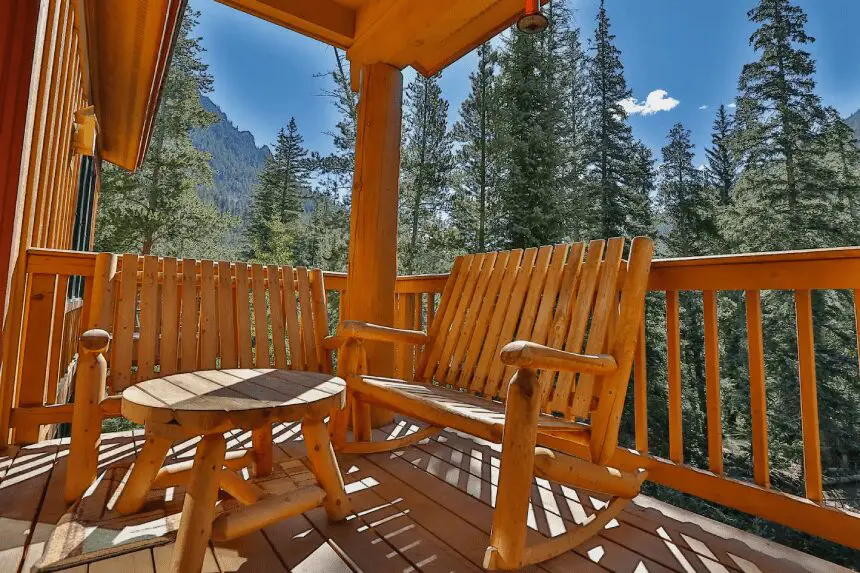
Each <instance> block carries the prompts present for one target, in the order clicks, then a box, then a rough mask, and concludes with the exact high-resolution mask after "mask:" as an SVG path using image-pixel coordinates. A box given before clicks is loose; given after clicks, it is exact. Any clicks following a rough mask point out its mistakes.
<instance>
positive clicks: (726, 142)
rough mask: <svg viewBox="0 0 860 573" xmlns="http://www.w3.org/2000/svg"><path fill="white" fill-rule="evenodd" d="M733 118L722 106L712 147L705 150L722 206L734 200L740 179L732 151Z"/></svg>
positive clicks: (714, 126) (717, 118) (712, 137)
mask: <svg viewBox="0 0 860 573" xmlns="http://www.w3.org/2000/svg"><path fill="white" fill-rule="evenodd" d="M732 129H733V126H732V118H731V116H730V114H729V113H728V112H727V111H726V106H725V105H722V104H721V105H720V107H719V109H718V110H717V117H716V119H714V125H713V131H712V132H711V147H709V148H708V149H706V150H705V156H706V157H707V158H708V176H709V177H710V180H711V183H712V184H713V185H715V186H716V187H717V189H718V190H719V193H720V205H722V206H726V205H728V204H729V203H730V202H731V200H732V191H733V189H734V186H735V181H737V178H738V162H737V160H736V159H735V156H734V154H733V152H732V149H731V137H732Z"/></svg>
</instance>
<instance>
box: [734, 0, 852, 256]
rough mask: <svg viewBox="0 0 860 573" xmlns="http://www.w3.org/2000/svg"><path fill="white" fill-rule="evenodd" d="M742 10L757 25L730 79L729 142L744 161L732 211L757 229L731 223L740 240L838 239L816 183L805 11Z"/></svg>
mask: <svg viewBox="0 0 860 573" xmlns="http://www.w3.org/2000/svg"><path fill="white" fill-rule="evenodd" d="M747 15H748V17H749V18H750V20H751V21H752V22H753V23H755V24H757V25H758V28H757V29H756V30H755V32H753V34H752V36H751V37H750V44H751V45H752V47H753V48H754V49H755V50H756V52H757V53H758V54H759V59H758V60H756V61H755V62H752V63H749V64H746V65H745V66H744V67H743V70H742V72H741V76H740V80H739V81H738V91H739V92H740V93H739V95H738V98H737V104H738V107H737V113H736V115H735V121H736V129H735V137H734V146H735V150H736V152H737V156H738V157H739V159H740V160H741V161H742V162H743V165H744V167H745V169H744V173H743V176H742V178H741V181H740V182H739V189H738V191H739V193H740V194H741V195H742V197H741V199H742V205H741V206H740V209H739V211H740V212H743V211H745V212H746V218H745V220H746V221H747V222H748V223H750V226H752V225H755V226H756V227H759V228H750V226H741V227H740V228H738V229H737V235H738V237H739V238H742V239H743V240H742V241H741V243H740V246H741V247H742V248H748V249H749V250H758V249H762V248H764V249H791V248H804V247H807V248H808V247H813V246H819V245H821V246H823V245H827V246H834V245H836V244H841V241H840V239H839V238H838V237H837V236H834V235H838V232H837V233H835V234H834V233H833V232H831V231H830V230H828V229H827V228H825V227H826V225H822V223H823V222H824V221H826V220H827V218H826V217H823V215H824V214H825V213H826V211H827V203H828V198H827V197H826V195H827V193H828V190H826V189H825V188H824V187H823V186H822V185H820V183H822V177H821V175H822V174H821V172H820V166H819V165H818V157H817V154H818V145H817V139H818V138H819V137H820V134H821V130H822V124H823V121H824V119H825V113H824V109H823V107H822V105H821V100H820V98H819V97H818V95H817V94H816V93H815V80H814V78H813V76H814V73H815V62H814V61H813V60H812V57H811V56H810V54H809V53H808V52H806V51H805V50H803V46H805V45H807V44H810V43H812V42H813V41H814V38H811V37H810V36H808V35H807V34H806V32H805V30H804V27H805V25H806V20H807V18H806V14H805V13H804V12H803V10H801V9H800V8H799V7H797V6H793V5H792V4H791V3H790V2H789V0H761V1H760V2H759V5H758V6H756V7H755V8H753V9H752V10H750V11H749V12H748V14H747ZM765 218H766V219H767V220H768V222H769V225H768V226H767V228H764V229H762V228H760V223H761V222H762V221H763V220H764V219H765ZM804 231H809V232H808V233H807V232H804Z"/></svg>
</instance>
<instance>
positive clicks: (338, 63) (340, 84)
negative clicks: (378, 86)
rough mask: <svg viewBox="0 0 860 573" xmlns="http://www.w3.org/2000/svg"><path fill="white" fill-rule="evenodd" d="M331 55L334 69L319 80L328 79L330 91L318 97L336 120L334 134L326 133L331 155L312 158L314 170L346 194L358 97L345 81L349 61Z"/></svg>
mask: <svg viewBox="0 0 860 573" xmlns="http://www.w3.org/2000/svg"><path fill="white" fill-rule="evenodd" d="M332 50H333V52H334V61H335V65H334V68H332V70H331V71H330V72H328V73H326V74H323V77H328V78H329V79H330V81H331V84H332V85H331V87H329V88H326V89H325V90H323V92H322V95H324V96H325V97H327V98H328V99H329V100H330V101H331V102H332V104H333V105H334V108H335V111H336V112H337V114H338V116H339V118H338V121H337V123H336V124H335V129H334V131H331V132H327V135H328V136H329V137H331V139H332V143H333V144H334V149H335V150H334V152H332V153H330V154H329V155H325V156H320V155H319V154H317V153H314V154H313V158H314V161H315V163H316V166H317V169H318V170H319V171H320V172H321V173H322V174H323V175H327V176H330V177H332V178H333V179H334V184H335V185H336V186H337V190H338V192H340V193H348V192H349V191H350V189H351V188H352V173H353V168H354V166H355V137H356V133H357V131H358V95H357V94H355V93H354V92H353V91H352V86H351V85H350V81H349V74H350V71H349V61H348V60H347V59H346V58H345V57H344V55H343V54H342V53H341V52H340V51H339V50H338V49H337V48H332Z"/></svg>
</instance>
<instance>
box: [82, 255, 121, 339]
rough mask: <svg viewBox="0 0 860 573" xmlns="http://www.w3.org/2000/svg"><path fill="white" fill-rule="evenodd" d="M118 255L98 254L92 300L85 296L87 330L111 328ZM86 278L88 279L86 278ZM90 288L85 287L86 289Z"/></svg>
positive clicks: (93, 277)
mask: <svg viewBox="0 0 860 573" xmlns="http://www.w3.org/2000/svg"><path fill="white" fill-rule="evenodd" d="M116 266H117V256H116V255H114V254H112V253H99V254H97V255H96V265H95V270H94V271H93V276H92V278H91V279H90V280H92V285H91V292H92V294H91V296H90V298H91V300H89V301H87V300H86V298H87V297H86V296H85V297H84V304H85V305H88V306H87V312H86V313H85V314H84V320H85V321H86V322H85V325H84V329H85V330H92V329H93V328H101V329H103V330H109V329H110V325H111V320H112V318H113V316H112V314H113V297H114V292H113V290H114V277H115V276H116ZM84 280H86V279H84ZM88 290H90V288H86V287H85V291H84V292H85V293H86V291H88Z"/></svg>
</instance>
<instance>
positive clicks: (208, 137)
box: [190, 96, 272, 218]
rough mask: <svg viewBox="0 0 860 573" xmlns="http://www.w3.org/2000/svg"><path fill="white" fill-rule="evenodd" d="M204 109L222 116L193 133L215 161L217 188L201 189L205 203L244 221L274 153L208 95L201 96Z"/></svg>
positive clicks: (211, 161) (197, 141)
mask: <svg viewBox="0 0 860 573" xmlns="http://www.w3.org/2000/svg"><path fill="white" fill-rule="evenodd" d="M200 103H201V105H202V106H203V109H205V110H206V111H209V112H212V113H214V114H216V115H217V116H218V119H217V120H216V121H215V123H213V124H212V125H210V126H208V127H205V128H203V129H193V130H191V133H190V136H191V141H192V143H193V144H194V147H196V148H197V149H200V150H202V151H206V152H208V153H209V154H210V155H211V156H212V158H211V159H210V161H209V163H210V165H211V166H212V178H213V185H212V187H210V188H202V189H199V190H198V193H199V195H200V197H201V198H202V199H203V200H208V201H211V202H212V203H214V204H215V205H216V206H217V207H218V209H219V210H220V211H221V212H229V213H232V214H233V215H238V216H240V217H243V218H244V215H245V213H247V211H248V207H249V206H250V204H251V196H252V189H253V186H254V185H256V184H257V181H258V176H259V173H260V170H262V169H263V167H264V166H265V165H266V158H267V157H270V156H271V155H272V152H271V151H270V150H269V148H268V147H267V146H265V145H263V146H259V147H258V146H257V142H256V141H255V140H254V135H253V134H252V133H251V132H250V131H242V130H240V129H239V128H238V127H236V125H235V124H233V122H231V121H230V118H228V117H227V114H226V113H224V111H223V110H222V109H221V108H220V107H219V106H218V104H216V103H215V102H213V101H212V100H211V99H209V98H208V97H206V96H200Z"/></svg>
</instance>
